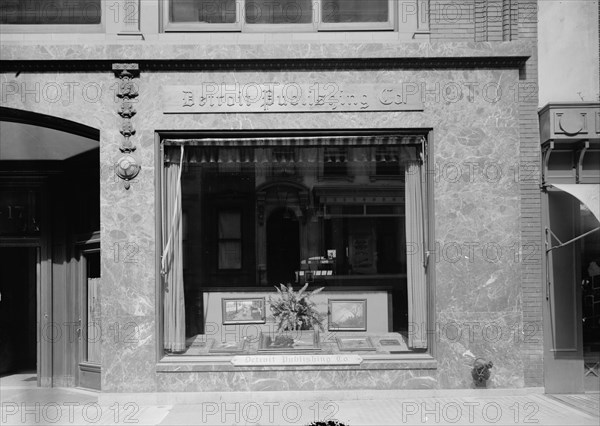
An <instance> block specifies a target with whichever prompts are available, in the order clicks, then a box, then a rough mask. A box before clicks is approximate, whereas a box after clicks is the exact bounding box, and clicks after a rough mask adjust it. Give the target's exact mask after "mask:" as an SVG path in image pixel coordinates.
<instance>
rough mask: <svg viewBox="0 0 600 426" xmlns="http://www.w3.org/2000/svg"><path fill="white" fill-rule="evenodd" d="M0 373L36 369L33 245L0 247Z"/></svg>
mask: <svg viewBox="0 0 600 426" xmlns="http://www.w3.org/2000/svg"><path fill="white" fill-rule="evenodd" d="M0 259H2V262H1V264H2V266H0V374H2V375H4V374H12V373H19V372H35V371H37V329H36V325H37V288H36V287H37V285H36V283H37V248H35V247H2V248H0Z"/></svg>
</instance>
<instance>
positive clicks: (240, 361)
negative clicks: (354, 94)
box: [231, 354, 363, 367]
mask: <svg viewBox="0 0 600 426" xmlns="http://www.w3.org/2000/svg"><path fill="white" fill-rule="evenodd" d="M362 360H363V359H362V357H360V356H359V355H355V354H339V355H320V354H315V355H309V354H290V355H237V356H234V357H233V358H232V359H231V363H232V364H233V365H235V366H236V367H248V366H274V365H360V364H361V363H362Z"/></svg>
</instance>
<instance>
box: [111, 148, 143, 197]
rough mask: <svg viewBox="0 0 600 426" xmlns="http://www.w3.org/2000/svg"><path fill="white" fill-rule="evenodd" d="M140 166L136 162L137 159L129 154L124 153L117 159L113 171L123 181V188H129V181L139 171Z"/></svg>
mask: <svg viewBox="0 0 600 426" xmlns="http://www.w3.org/2000/svg"><path fill="white" fill-rule="evenodd" d="M141 169H142V166H140V165H139V164H138V163H137V160H136V159H135V158H134V157H133V156H131V155H124V156H122V157H121V158H119V159H118V160H117V163H116V164H115V173H116V174H117V176H119V177H120V178H121V179H123V180H124V181H125V182H124V183H123V186H124V187H125V189H129V188H130V187H131V185H130V183H129V181H130V180H132V179H135V177H136V176H137V175H138V174H139V173H140V170H141Z"/></svg>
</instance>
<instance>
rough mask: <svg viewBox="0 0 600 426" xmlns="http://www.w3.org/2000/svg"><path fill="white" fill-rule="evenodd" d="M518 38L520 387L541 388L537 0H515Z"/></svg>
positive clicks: (541, 248)
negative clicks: (527, 52) (526, 52)
mask: <svg viewBox="0 0 600 426" xmlns="http://www.w3.org/2000/svg"><path fill="white" fill-rule="evenodd" d="M517 12H518V27H517V29H516V30H517V31H516V35H517V37H518V39H519V40H522V41H531V48H532V51H533V54H532V57H531V58H530V59H529V60H528V61H527V63H526V64H525V67H524V70H522V73H521V74H522V78H521V80H520V84H519V92H518V96H519V128H520V138H521V141H520V147H521V148H520V153H519V154H520V162H521V165H520V174H519V177H520V180H519V182H520V199H521V246H522V248H523V256H522V260H523V261H522V307H523V327H524V331H525V333H526V334H529V333H531V335H532V337H529V338H525V339H524V342H523V348H522V354H523V366H524V370H525V371H524V373H525V386H543V383H544V380H543V355H544V351H543V333H542V331H543V330H542V323H543V321H542V303H543V293H542V291H543V282H542V261H543V253H544V246H543V244H542V224H541V194H540V189H539V174H540V158H541V157H540V135H539V125H538V115H537V106H538V84H537V83H538V59H537V0H519V2H518V10H517Z"/></svg>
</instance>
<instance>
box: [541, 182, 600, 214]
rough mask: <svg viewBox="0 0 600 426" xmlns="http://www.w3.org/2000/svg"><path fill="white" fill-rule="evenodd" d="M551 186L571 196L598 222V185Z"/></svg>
mask: <svg viewBox="0 0 600 426" xmlns="http://www.w3.org/2000/svg"><path fill="white" fill-rule="evenodd" d="M551 186H553V187H555V188H557V189H560V190H561V191H564V192H567V193H569V194H571V195H572V196H573V197H575V198H577V199H578V200H579V201H581V202H582V203H583V204H584V205H585V206H586V207H587V208H588V209H589V210H590V211H591V212H592V214H593V215H594V216H595V217H596V220H597V221H598V222H600V185H594V184H582V183H580V184H559V183H553V184H552V185H551Z"/></svg>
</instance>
